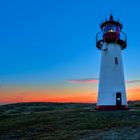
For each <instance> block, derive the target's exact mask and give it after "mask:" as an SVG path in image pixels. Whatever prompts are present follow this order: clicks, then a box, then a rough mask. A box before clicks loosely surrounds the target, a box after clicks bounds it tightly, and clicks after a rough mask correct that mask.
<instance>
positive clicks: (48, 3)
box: [0, 0, 140, 104]
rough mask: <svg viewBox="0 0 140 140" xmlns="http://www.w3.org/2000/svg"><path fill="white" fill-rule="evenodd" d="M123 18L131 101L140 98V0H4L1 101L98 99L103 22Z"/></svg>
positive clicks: (0, 9)
mask: <svg viewBox="0 0 140 140" xmlns="http://www.w3.org/2000/svg"><path fill="white" fill-rule="evenodd" d="M111 12H112V14H113V15H114V17H115V18H116V19H120V21H121V22H122V23H123V26H124V28H123V31H124V32H126V33H127V36H128V46H127V48H126V49H125V50H123V52H122V54H123V64H124V73H125V79H126V89H127V98H128V100H140V52H139V51H140V2H139V0H133V1H129V0H117V1H114V0H23V1H20V0H4V1H0V104H5V103H13V102H30V101H33V102H35V101H38V102H40V101H43V102H96V100H97V91H98V78H99V68H100V51H99V50H98V49H97V48H96V45H95V42H96V40H95V36H96V33H97V32H99V31H100V28H99V25H100V23H101V22H103V21H104V20H105V18H108V16H109V15H110V13H111Z"/></svg>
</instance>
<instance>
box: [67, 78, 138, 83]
mask: <svg viewBox="0 0 140 140" xmlns="http://www.w3.org/2000/svg"><path fill="white" fill-rule="evenodd" d="M67 82H69V83H93V84H97V83H98V82H99V79H98V78H86V79H71V80H67ZM125 83H126V84H133V83H140V80H126V81H125Z"/></svg>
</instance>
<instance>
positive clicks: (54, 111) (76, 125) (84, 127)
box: [0, 102, 140, 140]
mask: <svg viewBox="0 0 140 140" xmlns="http://www.w3.org/2000/svg"><path fill="white" fill-rule="evenodd" d="M129 107H130V110H128V111H96V110H95V104H72V103H69V104H66V103H65V104H59V103H20V104H12V105H4V106H0V140H18V139H22V140H26V139H27V140H28V139H29V140H43V139H46V140H140V102H129Z"/></svg>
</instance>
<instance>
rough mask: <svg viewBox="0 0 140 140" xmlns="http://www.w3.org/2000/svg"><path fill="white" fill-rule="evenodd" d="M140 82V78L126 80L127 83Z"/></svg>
mask: <svg viewBox="0 0 140 140" xmlns="http://www.w3.org/2000/svg"><path fill="white" fill-rule="evenodd" d="M139 82H140V80H126V83H128V84H129V83H130V84H131V83H139Z"/></svg>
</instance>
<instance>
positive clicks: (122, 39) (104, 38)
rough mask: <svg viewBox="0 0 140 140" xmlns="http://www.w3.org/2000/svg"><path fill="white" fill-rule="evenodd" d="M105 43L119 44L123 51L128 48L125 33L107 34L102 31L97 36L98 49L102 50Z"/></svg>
mask: <svg viewBox="0 0 140 140" xmlns="http://www.w3.org/2000/svg"><path fill="white" fill-rule="evenodd" d="M103 43H116V44H119V45H120V46H121V48H122V50H123V49H125V48H126V46H127V36H126V34H125V33H124V32H122V31H120V32H106V33H103V32H102V31H100V32H99V33H97V35H96V47H97V48H98V49H101V48H102V45H103Z"/></svg>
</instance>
